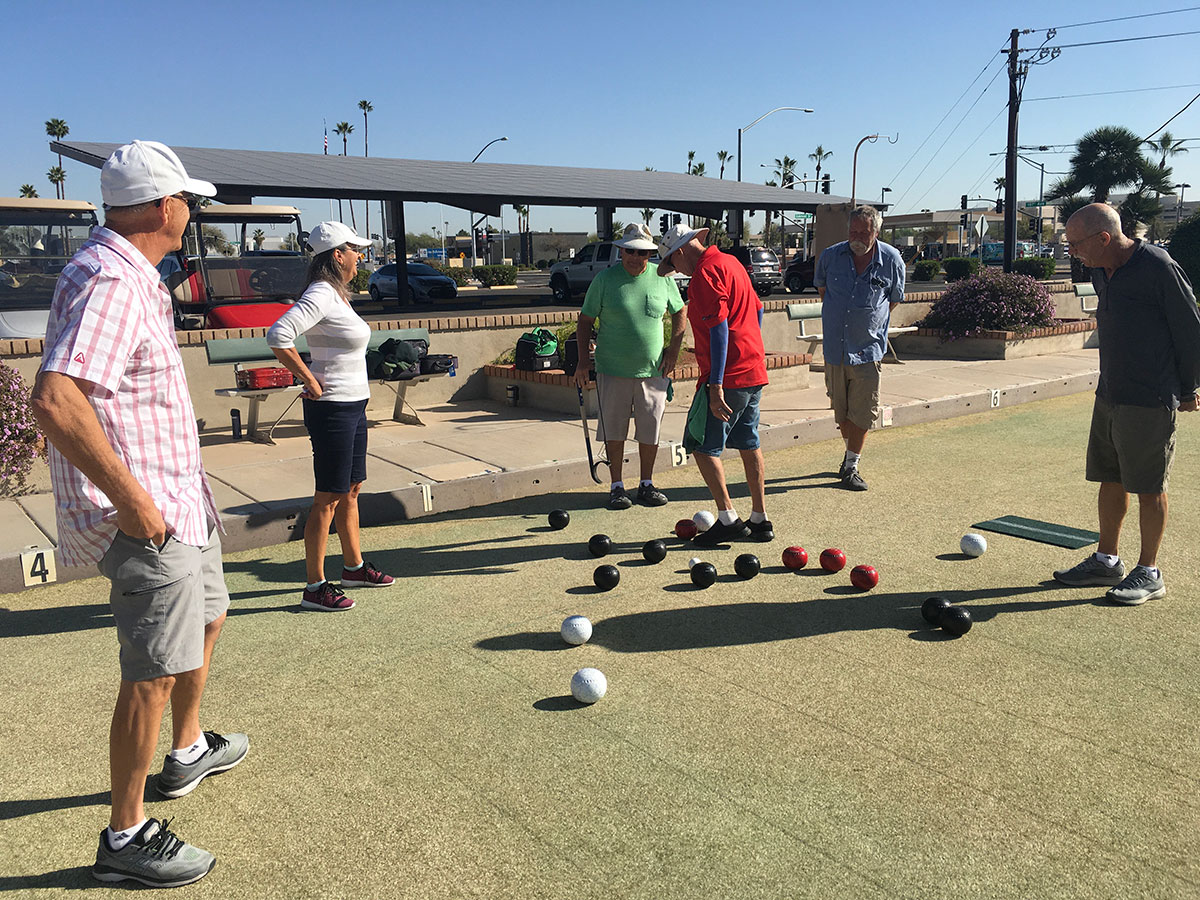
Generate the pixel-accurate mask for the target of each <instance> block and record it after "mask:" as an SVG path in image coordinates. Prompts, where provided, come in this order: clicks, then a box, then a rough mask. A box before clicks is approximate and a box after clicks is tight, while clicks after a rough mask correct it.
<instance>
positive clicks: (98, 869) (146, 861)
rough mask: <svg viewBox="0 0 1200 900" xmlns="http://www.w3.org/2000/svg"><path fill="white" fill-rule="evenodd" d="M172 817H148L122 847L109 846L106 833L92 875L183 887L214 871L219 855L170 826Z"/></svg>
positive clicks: (101, 841)
mask: <svg viewBox="0 0 1200 900" xmlns="http://www.w3.org/2000/svg"><path fill="white" fill-rule="evenodd" d="M170 824H171V820H170V819H167V820H166V821H165V822H159V821H158V819H149V820H147V822H146V824H145V825H143V826H142V829H141V831H139V832H138V833H137V834H136V835H134V837H133V840H131V841H130V842H129V843H128V844H126V845H125V846H124V847H122V848H121V849H120V850H113V849H111V848H110V847H109V846H108V841H107V840H106V839H105V836H104V832H101V833H100V847H99V849H98V850H97V851H96V864H95V865H94V866H92V877H93V878H95V879H96V880H97V881H140V882H141V883H142V884H148V885H150V887H180V886H182V885H185V884H191V883H192V882H193V881H199V880H200V879H201V878H203V877H204V876H205V875H207V874H208V873H209V872H211V871H212V867H213V866H215V865H216V864H217V858H216V857H215V856H213V855H212V854H211V853H209V852H208V851H207V850H201V849H200V848H199V847H193V846H192V845H191V844H188V843H186V842H184V841H182V840H180V839H179V838H178V837H176V836H175V834H174V833H173V832H172V831H171V830H170V829H169V828H168V826H169V825H170Z"/></svg>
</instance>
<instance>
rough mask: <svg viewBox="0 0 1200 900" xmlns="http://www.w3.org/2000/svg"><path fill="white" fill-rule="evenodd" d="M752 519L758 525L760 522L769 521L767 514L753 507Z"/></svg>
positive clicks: (751, 511)
mask: <svg viewBox="0 0 1200 900" xmlns="http://www.w3.org/2000/svg"><path fill="white" fill-rule="evenodd" d="M750 521H751V522H752V523H754V524H755V525H757V524H758V523H759V522H765V521H767V514H766V513H760V512H759V511H758V510H756V509H752V510H750Z"/></svg>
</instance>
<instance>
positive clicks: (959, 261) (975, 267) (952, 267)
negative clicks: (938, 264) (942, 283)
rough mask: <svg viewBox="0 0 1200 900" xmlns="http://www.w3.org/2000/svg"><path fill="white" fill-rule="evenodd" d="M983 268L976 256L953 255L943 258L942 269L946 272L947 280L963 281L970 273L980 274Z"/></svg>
mask: <svg viewBox="0 0 1200 900" xmlns="http://www.w3.org/2000/svg"><path fill="white" fill-rule="evenodd" d="M981 268H983V265H982V263H980V262H979V260H978V259H977V258H976V257H974V256H951V257H950V258H949V259H944V260H942V269H943V270H944V271H945V272H946V281H948V282H951V281H961V280H962V279H963V278H966V277H968V276H970V275H975V274H978V272H979V270H980V269H981Z"/></svg>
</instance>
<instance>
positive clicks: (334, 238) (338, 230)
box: [308, 222, 371, 253]
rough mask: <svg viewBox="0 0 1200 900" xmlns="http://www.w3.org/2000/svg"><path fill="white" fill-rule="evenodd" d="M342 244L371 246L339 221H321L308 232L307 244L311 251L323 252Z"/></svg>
mask: <svg viewBox="0 0 1200 900" xmlns="http://www.w3.org/2000/svg"><path fill="white" fill-rule="evenodd" d="M343 244H350V245H352V246H354V247H370V246H371V242H370V241H368V240H367V239H366V238H360V237H359V236H358V235H357V234H355V233H354V232H353V231H352V230H351V229H350V227H349V226H348V225H344V224H342V223H341V222H322V223H321V224H320V225H318V226H317V227H316V228H314V229H313V230H312V231H310V232H309V233H308V246H310V247H312V249H313V253H325V252H326V251H328V250H333V249H335V248H337V247H341V246H342V245H343Z"/></svg>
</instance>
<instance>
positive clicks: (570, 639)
mask: <svg viewBox="0 0 1200 900" xmlns="http://www.w3.org/2000/svg"><path fill="white" fill-rule="evenodd" d="M559 634H561V635H562V639H563V640H564V641H566V642H567V643H568V644H576V645H578V644H586V643H587V642H588V641H589V640H591V637H592V623H591V622H590V621H589V620H588V617H587V616H567V617H566V618H565V619H563V623H562V628H560V629H559Z"/></svg>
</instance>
